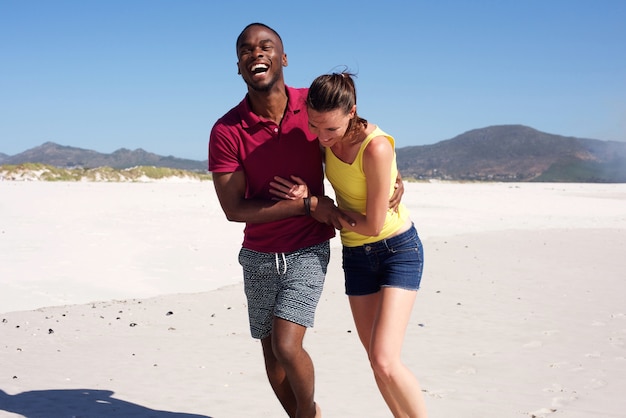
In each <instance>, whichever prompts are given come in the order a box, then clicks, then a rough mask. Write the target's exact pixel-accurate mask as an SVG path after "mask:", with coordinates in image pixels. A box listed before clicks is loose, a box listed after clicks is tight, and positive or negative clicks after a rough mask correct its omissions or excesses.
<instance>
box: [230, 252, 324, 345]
mask: <svg viewBox="0 0 626 418" xmlns="http://www.w3.org/2000/svg"><path fill="white" fill-rule="evenodd" d="M329 260H330V243H329V242H328V241H325V242H323V243H321V244H317V245H313V246H311V247H307V248H302V249H300V250H297V251H294V252H291V253H278V254H276V253H261V252H258V251H253V250H249V249H247V248H242V249H241V251H239V264H241V266H242V267H243V283H244V290H245V293H246V298H247V300H248V318H249V320H250V334H251V335H252V338H257V339H262V338H265V337H267V336H269V335H270V334H271V333H272V324H273V322H274V317H278V318H282V319H285V320H287V321H290V322H293V323H296V324H298V325H302V326H303V327H307V328H309V327H312V326H313V323H314V320H315V310H316V308H317V304H318V302H319V299H320V296H321V294H322V290H323V288H324V279H325V277H326V271H327V268H328V262H329Z"/></svg>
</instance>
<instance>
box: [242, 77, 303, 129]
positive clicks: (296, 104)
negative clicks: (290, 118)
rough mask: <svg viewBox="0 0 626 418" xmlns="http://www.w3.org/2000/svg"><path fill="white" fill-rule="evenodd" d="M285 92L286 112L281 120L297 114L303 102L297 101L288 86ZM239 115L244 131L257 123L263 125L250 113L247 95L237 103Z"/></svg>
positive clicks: (255, 115)
mask: <svg viewBox="0 0 626 418" xmlns="http://www.w3.org/2000/svg"><path fill="white" fill-rule="evenodd" d="M285 90H286V92H287V110H286V111H285V115H284V116H283V120H284V119H285V117H287V115H288V114H289V115H293V114H294V113H298V112H301V111H302V105H303V104H304V102H303V101H301V100H297V93H296V91H295V90H293V89H292V88H291V87H289V86H285ZM238 109H239V114H240V115H241V125H242V127H243V128H244V129H248V128H251V127H253V126H254V125H257V124H259V123H264V121H263V120H262V119H261V118H260V117H259V115H257V114H256V113H254V112H253V111H252V109H251V108H250V103H249V102H248V94H247V93H246V97H244V98H243V100H242V101H241V102H240V103H239V106H238Z"/></svg>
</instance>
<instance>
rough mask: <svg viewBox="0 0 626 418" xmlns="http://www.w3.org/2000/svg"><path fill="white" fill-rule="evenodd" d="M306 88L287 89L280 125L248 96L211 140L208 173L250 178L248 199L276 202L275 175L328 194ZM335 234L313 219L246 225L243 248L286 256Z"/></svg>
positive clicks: (217, 126) (215, 128)
mask: <svg viewBox="0 0 626 418" xmlns="http://www.w3.org/2000/svg"><path fill="white" fill-rule="evenodd" d="M306 94H307V89H295V88H291V87H287V96H288V97H289V102H288V105H287V111H286V112H285V115H284V117H283V120H282V122H281V124H280V125H277V124H276V123H274V122H272V121H267V120H262V119H261V118H259V116H257V115H256V114H254V113H252V111H251V110H250V106H249V104H248V98H247V96H246V97H245V98H244V99H243V100H242V101H241V102H240V103H239V104H238V105H237V106H236V107H234V108H232V109H231V110H230V111H229V112H228V113H226V114H225V115H224V116H222V117H221V118H220V119H219V120H218V121H217V122H216V123H215V125H214V126H213V129H212V130H211V137H210V140H209V171H211V172H214V173H232V172H235V171H239V170H243V171H244V172H245V173H246V182H247V189H246V198H256V199H268V200H271V199H272V195H271V194H270V193H269V190H270V185H269V183H270V181H273V178H274V176H281V177H284V178H289V176H290V175H292V174H293V175H296V176H298V177H301V178H302V179H304V181H305V182H306V183H307V185H308V186H309V189H310V190H311V193H312V194H313V195H320V196H321V195H323V194H324V172H323V170H322V158H321V154H320V149H319V143H318V141H317V138H316V137H315V136H314V135H312V134H311V133H310V132H309V129H308V119H307V113H306V104H305V99H306ZM334 235H335V230H334V229H333V228H332V227H331V226H328V225H326V224H322V223H319V222H317V221H316V220H314V219H313V218H311V217H309V216H294V217H291V218H287V219H283V220H280V221H275V222H267V223H260V224H252V223H246V227H245V229H244V240H243V246H244V247H245V248H248V249H251V250H254V251H260V252H266V253H274V252H276V253H283V252H291V251H295V250H298V249H300V248H305V247H309V246H311V245H316V244H319V243H321V242H324V241H326V240H328V239H330V238H332V237H333V236H334Z"/></svg>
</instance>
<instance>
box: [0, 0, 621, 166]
mask: <svg viewBox="0 0 626 418" xmlns="http://www.w3.org/2000/svg"><path fill="white" fill-rule="evenodd" d="M257 21H258V22H263V23H266V24H268V25H270V26H272V27H274V29H276V30H277V31H278V32H279V33H280V34H281V36H282V38H283V41H284V43H285V52H286V53H287V56H288V60H289V66H288V67H287V68H286V69H285V79H286V81H287V84H289V85H292V86H297V87H304V86H308V85H309V84H310V82H311V81H312V80H313V79H314V78H315V77H316V76H317V75H319V74H322V73H326V72H329V71H332V70H333V69H336V68H338V67H340V66H347V67H348V68H349V69H350V70H352V71H354V72H357V73H358V78H357V80H356V81H357V89H358V106H359V113H360V114H361V115H362V116H363V117H365V118H367V119H368V120H370V121H371V122H373V123H376V124H378V125H380V126H381V127H382V128H383V129H385V130H386V131H387V132H389V133H390V134H392V135H394V136H395V137H396V141H397V146H398V147H404V146H409V145H423V144H434V143H436V142H439V141H442V140H445V139H450V138H453V137H454V136H456V135H459V134H461V133H463V132H466V131H469V130H472V129H476V128H483V127H486V126H490V125H501V124H523V125H527V126H531V127H533V128H535V129H538V130H540V131H544V132H548V133H554V134H559V135H566V136H577V137H584V138H594V139H602V140H619V141H626V24H625V23H624V22H626V1H623V0H588V1H577V0H510V1H495V0H483V1H480V2H474V1H448V0H441V1H420V0H416V1H411V2H409V1H395V0H386V1H379V2H377V3H374V4H371V5H365V3H364V2H360V1H359V2H350V1H326V0H321V1H316V2H296V1H289V2H285V1H273V2H258V1H255V2H251V1H250V2H247V1H226V2H221V1H220V2H217V1H210V0H124V1H118V0H75V1H68V0H0V152H3V153H5V154H9V155H14V154H17V153H20V152H22V151H25V150H27V149H29V148H32V147H35V146H38V145H41V144H42V143H44V142H47V141H52V142H56V143H59V144H61V145H69V146H75V147H81V148H87V149H93V150H96V151H99V152H106V153H109V152H113V151H115V150H116V149H119V148H129V149H136V148H143V149H145V150H146V151H150V152H154V153H157V154H161V155H174V156H176V157H181V158H191V159H196V160H204V159H206V153H207V151H206V150H207V141H208V136H209V132H210V130H211V127H212V125H213V123H214V122H215V120H216V119H217V118H219V117H220V116H221V115H222V114H224V113H225V112H226V111H227V110H229V109H230V108H231V107H233V106H235V105H236V104H237V103H238V102H239V101H240V100H241V99H242V98H243V96H244V94H245V92H246V88H245V84H244V82H243V81H242V80H241V78H240V77H239V76H238V75H237V71H236V65H235V64H236V55H235V45H234V44H235V39H236V37H237V35H238V34H239V32H240V31H241V30H242V29H243V27H244V26H245V25H247V24H248V23H251V22H257Z"/></svg>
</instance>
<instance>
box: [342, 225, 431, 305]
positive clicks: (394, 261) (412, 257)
mask: <svg viewBox="0 0 626 418" xmlns="http://www.w3.org/2000/svg"><path fill="white" fill-rule="evenodd" d="M423 268H424V249H423V247H422V242H421V241H420V239H419V236H418V234H417V230H416V229H415V226H414V225H412V226H411V228H410V229H409V230H407V231H406V232H403V233H401V234H399V235H396V236H394V237H391V238H387V239H384V240H381V241H377V242H374V243H370V244H365V245H361V246H359V247H345V246H344V247H343V270H344V275H345V280H346V283H345V284H346V294H347V295H349V296H362V295H369V294H372V293H376V292H378V291H379V290H380V289H381V288H382V287H396V288H400V289H406V290H418V289H419V287H420V281H421V280H422V270H423Z"/></svg>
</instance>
